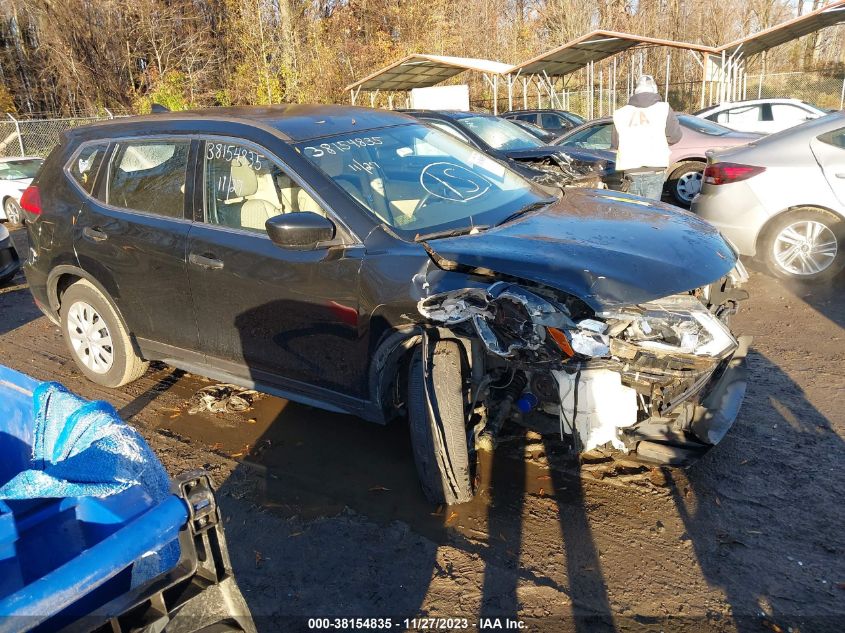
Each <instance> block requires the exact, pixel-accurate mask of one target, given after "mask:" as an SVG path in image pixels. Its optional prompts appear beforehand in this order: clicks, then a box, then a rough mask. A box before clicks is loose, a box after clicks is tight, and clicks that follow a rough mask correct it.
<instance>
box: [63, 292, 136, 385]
mask: <svg viewBox="0 0 845 633" xmlns="http://www.w3.org/2000/svg"><path fill="white" fill-rule="evenodd" d="M60 312H61V324H62V335H63V336H64V338H65V343H66V344H67V348H68V351H69V352H70V355H71V356H72V357H73V360H74V362H75V363H76V366H77V367H79V370H80V371H81V372H82V373H83V374H84V375H85V377H86V378H88V380H90V381H92V382H95V383H97V384H98V385H103V386H104V387H120V386H122V385H125V384H127V383H130V382H132V381H133V380H137V379H138V378H140V377H141V376H143V375H144V372H146V371H147V367H149V363H148V362H147V361H145V360H143V359H142V358H141V357H140V356H138V354H136V353H135V349H134V348H133V347H132V341H131V340H130V338H129V335H128V334H127V332H126V328H124V326H123V322H122V321H121V319H120V317H119V316H118V314H117V312H116V311H115V309H114V308H113V307H112V305H111V303H110V302H109V300H108V299H106V297H105V296H104V295H103V293H101V292H100V291H99V290H97V288H96V287H95V286H94V285H93V284H92V283H91V282H89V281H87V280H85V279H81V280H79V281H77V282H76V283H74V284H72V285H71V286H70V287H69V288H68V289H67V290H66V291H65V293H64V294H63V295H62V305H61V310H60Z"/></svg>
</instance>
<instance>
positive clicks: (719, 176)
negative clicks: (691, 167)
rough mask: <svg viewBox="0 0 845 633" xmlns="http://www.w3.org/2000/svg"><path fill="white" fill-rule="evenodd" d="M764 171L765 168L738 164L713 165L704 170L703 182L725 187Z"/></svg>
mask: <svg viewBox="0 0 845 633" xmlns="http://www.w3.org/2000/svg"><path fill="white" fill-rule="evenodd" d="M764 171H766V168H765V167H757V166H756V165H740V164H738V163H713V164H711V165H707V167H705V168H704V182H706V183H707V184H708V185H727V184H729V183H732V182H739V181H740V180H747V179H748V178H751V177H752V176H756V175H757V174H761V173H763V172H764Z"/></svg>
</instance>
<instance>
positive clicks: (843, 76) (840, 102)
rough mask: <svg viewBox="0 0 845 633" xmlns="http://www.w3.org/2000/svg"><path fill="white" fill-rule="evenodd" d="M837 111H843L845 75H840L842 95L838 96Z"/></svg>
mask: <svg viewBox="0 0 845 633" xmlns="http://www.w3.org/2000/svg"><path fill="white" fill-rule="evenodd" d="M839 109H840V110H845V74H843V75H842V93H841V94H840V95H839Z"/></svg>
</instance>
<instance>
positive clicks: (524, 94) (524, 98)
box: [522, 77, 528, 110]
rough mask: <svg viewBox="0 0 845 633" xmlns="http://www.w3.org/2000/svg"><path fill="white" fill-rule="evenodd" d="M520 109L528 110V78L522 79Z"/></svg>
mask: <svg viewBox="0 0 845 633" xmlns="http://www.w3.org/2000/svg"><path fill="white" fill-rule="evenodd" d="M522 109H523V110H527V109H528V78H527V77H523V78H522Z"/></svg>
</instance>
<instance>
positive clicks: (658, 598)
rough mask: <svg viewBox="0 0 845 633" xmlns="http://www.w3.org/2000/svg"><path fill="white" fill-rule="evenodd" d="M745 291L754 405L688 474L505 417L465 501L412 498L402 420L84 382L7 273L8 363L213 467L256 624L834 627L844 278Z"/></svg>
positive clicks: (189, 460)
mask: <svg viewBox="0 0 845 633" xmlns="http://www.w3.org/2000/svg"><path fill="white" fill-rule="evenodd" d="M13 235H14V238H15V240H16V242H17V243H18V245H19V247H20V251H21V253H26V252H27V250H26V248H25V246H26V235H25V232H24V231H15V232H14V233H13ZM749 289H750V291H751V293H752V298H751V299H750V300H749V301H748V302H746V305H744V306H743V308H744V309H743V311H742V312H741V314H740V315H739V316H738V317H737V318H736V321H735V328H734V329H735V330H736V331H737V332H740V333H746V334H752V335H753V336H754V337H755V340H754V344H753V346H752V353H751V355H750V358H749V362H750V368H751V381H750V383H751V384H750V387H749V392H748V395H747V397H746V401H745V405H744V408H743V411H742V413H741V415H740V418H739V420H738V421H737V423H736V425H735V426H734V428H733V429H732V430H731V432H730V433H729V434H728V436H727V437H726V438H725V440H724V441H723V442H722V443H721V444H720V445H719V446H718V447H717V448H716V449H714V450H712V451H711V452H710V453H709V454H708V455H707V456H706V457H705V458H704V459H703V460H702V461H701V462H699V463H698V464H696V465H695V466H694V467H693V468H691V469H689V470H688V471H682V470H673V469H651V470H645V471H643V470H641V469H637V468H634V467H631V468H624V467H623V468H618V469H616V471H615V472H606V470H602V469H600V468H599V469H594V468H593V467H591V466H590V465H584V466H582V467H580V468H579V466H578V465H577V464H574V463H573V462H572V461H571V460H568V459H567V458H566V457H565V456H562V455H560V454H559V451H558V447H557V446H556V444H555V442H553V441H548V440H547V441H545V442H544V441H543V440H542V439H541V438H540V437H539V436H534V435H532V434H528V435H526V434H520V433H518V432H516V431H514V434H513V437H512V439H511V441H509V442H507V443H506V444H504V445H502V447H501V448H500V449H498V450H497V451H496V454H494V455H492V456H490V455H485V456H483V458H482V459H481V462H480V464H479V469H478V470H479V477H478V490H479V494H478V496H477V498H476V499H475V500H474V501H473V502H472V503H469V504H465V505H461V506H454V507H451V508H433V507H431V506H429V505H428V504H426V502H425V500H424V499H423V497H422V493H421V492H420V490H419V488H418V486H417V484H416V478H415V472H414V467H413V461H412V459H411V453H410V447H409V439H408V434H407V431H406V429H405V428H404V427H403V426H402V425H398V424H397V425H393V426H391V427H387V428H382V427H378V426H375V425H371V424H369V423H367V422H364V421H362V420H359V419H357V418H353V417H349V416H343V415H336V414H330V413H326V412H322V411H319V410H317V409H313V408H310V407H305V406H302V405H298V404H293V403H288V402H286V401H284V400H279V399H276V398H271V397H263V398H261V399H260V400H259V401H258V403H257V404H256V406H255V408H254V409H252V410H250V411H247V412H245V413H241V414H213V413H201V414H195V415H190V414H188V413H187V409H188V406H187V401H188V400H189V399H190V397H191V395H192V394H193V393H194V392H195V391H196V390H197V389H199V388H201V387H203V386H206V385H208V384H211V383H209V382H208V381H206V380H205V379H203V378H201V377H198V376H191V375H187V374H184V373H183V372H180V371H177V370H174V369H172V368H169V367H166V366H164V365H157V366H154V367H153V368H152V369H151V370H150V371H149V372H148V373H147V374H146V376H144V377H143V378H142V379H141V380H139V381H137V382H136V383H133V384H131V385H128V386H126V387H124V388H121V389H119V390H109V389H104V388H100V387H98V386H96V385H94V384H92V383H90V382H87V381H86V380H85V379H84V378H82V376H81V375H80V373H79V372H78V371H77V370H76V368H75V366H74V364H73V362H72V361H71V360H70V359H69V356H68V353H67V351H66V349H65V346H64V342H63V340H62V339H61V336H60V334H59V331H58V329H57V328H56V327H55V326H54V325H53V324H51V323H50V322H49V321H48V320H47V319H46V318H44V317H43V316H41V314H40V312H39V311H38V310H37V308H36V307H35V305H34V304H33V302H32V299H31V298H30V295H29V292H28V290H27V286H26V283H25V279H24V278H23V275H19V276H18V277H17V278H16V279H15V280H14V281H13V283H12V284H11V285H7V286H5V287H3V288H0V362H2V363H3V364H6V365H9V366H11V367H13V368H15V369H18V370H21V371H24V372H27V373H29V374H31V375H32V376H34V377H36V378H38V379H41V380H58V381H60V382H62V383H64V384H66V385H67V386H69V387H70V388H71V389H73V390H75V391H77V392H78V393H80V394H82V395H83V396H85V397H87V398H100V399H105V400H108V401H109V402H111V403H113V404H114V405H115V407H117V408H118V409H119V410H120V412H121V414H122V416H123V417H124V418H125V419H127V420H129V421H131V422H132V423H133V424H134V425H136V426H137V427H138V428H139V429H140V430H141V432H142V433H143V434H144V435H145V436H146V437H147V439H148V440H149V441H150V443H151V444H152V446H153V448H154V449H156V451H157V452H158V454H159V456H160V457H161V459H162V461H163V462H164V463H165V465H166V466H167V468H168V470H169V471H170V472H171V473H174V474H175V473H177V472H180V471H183V470H186V469H189V468H195V467H203V468H206V469H207V470H208V471H210V472H211V473H212V475H213V477H214V478H215V480H216V481H217V483H218V485H219V486H220V490H219V499H220V502H221V504H222V507H223V513H224V516H225V522H226V534H227V536H228V541H229V546H230V549H231V553H232V558H233V563H234V566H235V571H236V575H237V579H238V582H239V584H240V586H241V589H242V590H243V592H244V595H245V597H246V599H247V602H248V603H249V605H250V608H251V610H252V613H253V614H254V615H255V616H256V621H257V624H258V626H259V629H260V630H262V631H276V630H286V631H291V630H307V618H310V617H330V618H332V617H368V618H387V617H390V618H392V619H393V622H394V623H399V624H401V625H402V626H403V627H404V619H405V618H412V617H418V618H419V617H452V618H466V620H467V622H466V623H467V625H468V629H469V630H475V629H478V628H485V627H484V626H483V625H484V624H485V623H487V624H491V625H495V624H496V620H495V618H497V617H498V618H511V619H514V620H515V619H519V620H520V621H521V622H522V623H523V625H524V626H525V627H526V628H527V630H532V631H579V632H582V631H583V632H587V631H589V632H592V631H743V632H745V631H775V632H779V631H783V632H785V631H793V632H797V631H801V632H804V633H808V632H810V631H831V632H838V631H842V630H843V622H845V538H843V536H842V532H843V526H845V504H843V490H845V441H843V440H845V411H843V407H842V401H843V397H845V362H843V361H845V330H843V326H845V293H843V289H845V279H843V278H842V277H840V278H839V280H838V281H837V282H836V283H835V284H834V285H833V286H829V287H812V288H802V287H799V286H795V287H792V286H786V285H784V284H782V283H781V282H778V281H776V280H773V279H771V278H769V277H767V276H764V275H763V274H761V273H759V272H754V273H752V278H751V283H750V288H749ZM579 470H580V472H579ZM484 618H491V620H490V621H489V622H486V621H485V620H484ZM418 624H425V622H422V623H418ZM458 624H462V623H461V622H458ZM500 624H501V627H502V628H504V627H505V626H506V624H505V621H504V619H502V620H500ZM417 628H423V627H422V626H418V627H417ZM429 628H433V627H429ZM486 628H488V629H490V628H491V627H486ZM440 630H443V629H440Z"/></svg>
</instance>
